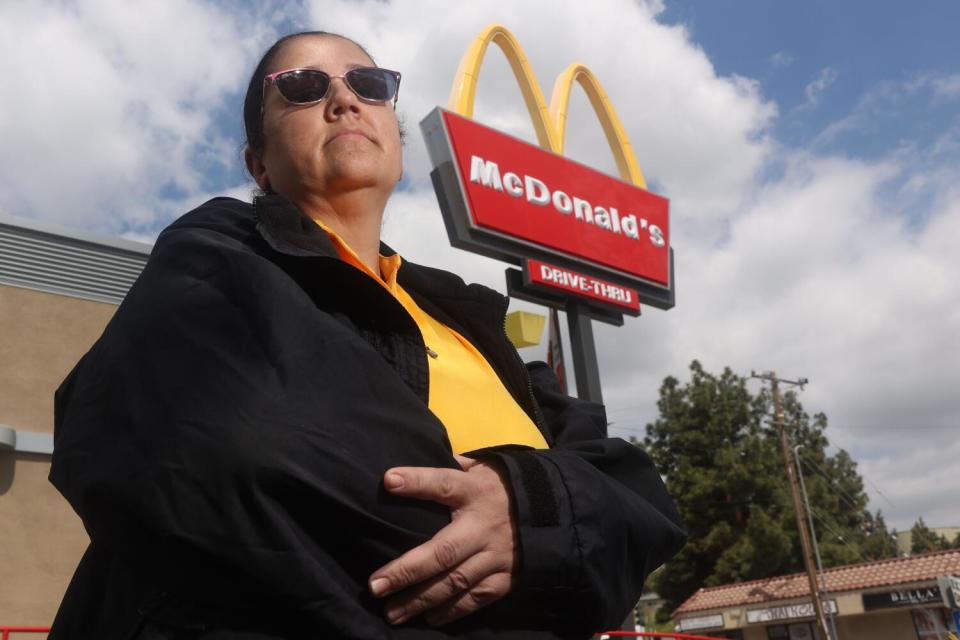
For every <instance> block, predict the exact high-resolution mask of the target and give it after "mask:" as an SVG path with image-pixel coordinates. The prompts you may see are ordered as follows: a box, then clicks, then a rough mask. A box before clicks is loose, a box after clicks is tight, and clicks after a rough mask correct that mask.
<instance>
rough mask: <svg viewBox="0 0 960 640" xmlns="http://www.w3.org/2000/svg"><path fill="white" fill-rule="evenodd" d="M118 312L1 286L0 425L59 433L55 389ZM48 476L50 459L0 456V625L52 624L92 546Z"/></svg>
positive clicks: (98, 304) (10, 454)
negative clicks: (0, 574)
mask: <svg viewBox="0 0 960 640" xmlns="http://www.w3.org/2000/svg"><path fill="white" fill-rule="evenodd" d="M115 309H116V306H115V305H113V304H107V303H102V302H92V301H88V300H82V299H79V298H73V297H68V296H61V295H55V294H50V293H43V292H39V291H33V290H29V289H20V288H17V287H11V286H6V285H2V284H0V425H4V426H6V427H11V428H13V429H15V430H17V431H34V432H41V433H53V392H54V391H55V390H56V388H57V387H58V386H59V385H60V382H61V381H62V380H63V378H64V377H65V376H66V375H67V373H68V372H69V371H70V369H72V368H73V365H74V364H75V363H76V362H77V360H79V359H80V356H82V355H83V354H84V353H85V352H86V351H87V350H88V349H89V348H90V346H91V345H92V344H93V342H94V341H95V340H96V339H97V338H98V337H99V335H100V333H101V332H102V331H103V328H104V326H105V325H106V323H107V321H108V320H109V319H110V317H111V316H112V315H113V312H114V311H115ZM49 472H50V458H49V456H46V455H39V454H27V453H15V452H9V451H8V452H2V451H0V566H2V567H3V579H2V580H0V626H4V625H9V626H14V625H18V626H19V625H31V626H32V625H37V626H49V625H50V623H51V622H53V617H54V615H55V614H56V611H57V607H58V605H59V604H60V599H61V598H62V596H63V592H64V591H65V589H66V587H67V583H68V582H69V580H70V577H71V576H72V575H73V570H74V569H75V568H76V566H77V562H78V561H79V560H80V556H81V554H82V553H83V550H84V549H85V548H86V545H87V536H86V533H85V532H84V529H83V525H82V524H81V522H80V519H79V518H78V517H77V516H76V515H75V514H74V513H73V511H72V510H71V509H70V506H69V505H68V504H67V503H66V501H65V500H64V499H63V498H62V497H61V496H60V494H59V493H58V492H57V491H56V489H54V488H53V486H52V485H51V484H50V483H49V482H48V480H47V475H48V474H49ZM21 637H22V638H30V639H39V638H42V637H43V636H42V635H24V634H20V635H17V634H14V635H12V636H11V638H21Z"/></svg>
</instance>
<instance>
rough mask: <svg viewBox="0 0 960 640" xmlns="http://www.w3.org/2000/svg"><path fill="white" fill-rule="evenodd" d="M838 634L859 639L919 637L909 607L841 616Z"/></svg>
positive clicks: (875, 639)
mask: <svg viewBox="0 0 960 640" xmlns="http://www.w3.org/2000/svg"><path fill="white" fill-rule="evenodd" d="M836 621H837V635H838V636H840V637H841V638H851V639H852V640H857V639H859V638H863V639H864V640H866V639H867V638H869V639H870V640H912V639H915V638H916V637H917V630H916V629H915V628H914V626H913V615H912V614H911V613H910V609H909V608H905V609H894V610H890V611H877V612H873V613H866V614H863V615H859V616H851V617H849V618H843V617H839V618H837V619H836Z"/></svg>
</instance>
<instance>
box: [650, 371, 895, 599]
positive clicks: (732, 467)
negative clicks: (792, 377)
mask: <svg viewBox="0 0 960 640" xmlns="http://www.w3.org/2000/svg"><path fill="white" fill-rule="evenodd" d="M657 407H658V409H659V412H660V417H659V418H658V419H657V420H656V422H654V423H653V424H648V425H647V437H646V438H645V439H644V442H643V446H644V447H645V448H646V450H647V451H648V452H649V453H650V455H651V456H652V457H653V459H654V461H655V462H656V463H657V466H658V469H660V472H661V473H662V474H663V475H664V476H665V477H666V482H667V487H668V489H669V490H670V493H671V494H672V495H673V497H674V499H675V500H676V502H677V507H678V509H679V511H680V515H681V516H682V517H683V519H684V523H685V525H686V527H687V531H688V534H689V542H688V543H687V545H686V546H685V547H684V548H683V549H682V550H681V551H680V553H679V554H678V555H677V556H676V557H675V558H674V559H673V560H671V561H670V562H668V563H667V565H666V567H665V568H664V569H663V570H662V571H660V572H658V573H657V574H656V576H655V578H654V582H655V584H654V585H653V586H654V588H655V589H656V591H657V592H658V593H659V594H660V596H661V597H663V598H665V599H666V600H667V605H666V607H665V609H666V610H667V611H672V610H673V609H674V608H675V607H677V606H679V605H680V604H681V603H682V602H683V601H684V600H686V599H687V598H688V597H689V596H690V595H692V594H693V593H694V592H695V591H696V590H697V589H699V588H700V587H703V586H711V585H719V584H727V583H730V582H739V581H745V580H754V579H758V578H765V577H769V576H776V575H783V574H786V573H793V572H797V571H802V570H803V560H802V555H801V551H800V541H799V536H798V534H797V524H796V516H795V515H794V511H793V502H792V498H791V496H790V490H789V485H788V482H787V476H786V470H785V467H784V460H783V450H782V447H781V444H780V437H779V433H778V431H777V429H776V428H774V427H773V426H771V425H770V422H769V420H770V419H769V416H770V414H771V413H772V411H771V397H770V394H769V392H768V391H767V390H765V389H761V390H760V391H759V392H758V393H756V394H754V393H751V392H750V390H749V389H748V388H747V383H746V379H745V378H743V377H741V376H738V375H736V374H735V373H733V372H732V371H731V370H730V369H729V368H727V369H724V370H723V372H722V373H721V374H720V375H719V376H718V375H714V374H711V373H708V372H707V371H705V370H704V369H703V367H702V365H701V364H700V363H699V362H697V361H693V362H692V363H691V365H690V381H689V382H687V383H686V384H681V383H680V381H678V380H677V379H676V378H674V377H667V378H666V379H665V380H664V381H663V384H662V385H661V387H660V399H659V401H658V403H657ZM783 410H784V415H785V417H786V424H787V425H788V435H789V436H790V440H791V442H792V444H793V445H799V456H800V458H801V461H802V463H801V467H802V471H803V477H804V480H805V484H806V489H807V493H808V496H809V500H810V504H811V508H812V511H813V515H814V521H815V526H816V532H817V539H818V543H819V547H820V553H821V557H822V559H823V563H824V566H827V567H829V566H835V565H839V564H849V563H853V562H860V561H863V560H866V559H872V558H874V557H894V556H896V542H895V539H894V538H893V537H892V536H891V534H890V533H889V532H888V531H887V529H886V524H885V523H884V522H883V517H882V515H881V514H880V513H879V512H878V513H877V515H876V516H875V517H874V516H873V515H872V514H870V512H869V511H867V510H866V507H867V496H866V494H865V493H864V489H863V481H862V479H861V478H860V475H859V474H858V473H857V465H856V463H855V462H854V461H853V459H852V458H850V456H849V455H848V454H847V453H846V452H845V451H843V450H840V451H838V452H837V453H835V454H833V455H828V453H827V452H826V448H827V446H828V444H829V441H828V440H827V437H826V435H825V433H824V432H825V430H826V428H827V417H826V416H825V415H823V414H822V413H819V414H816V415H813V416H810V415H808V414H807V413H806V412H805V411H804V410H803V406H802V405H801V404H800V401H799V400H798V399H797V396H796V394H794V393H786V394H785V395H784V397H783Z"/></svg>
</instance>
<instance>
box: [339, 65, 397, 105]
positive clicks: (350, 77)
mask: <svg viewBox="0 0 960 640" xmlns="http://www.w3.org/2000/svg"><path fill="white" fill-rule="evenodd" d="M347 81H348V82H349V83H350V88H352V89H353V90H354V92H355V93H356V94H357V95H358V96H360V97H361V98H364V99H365V100H375V101H377V102H387V101H388V100H393V98H394V96H396V95H397V78H396V76H395V75H393V74H392V73H391V72H389V71H387V70H385V69H373V68H369V69H368V68H364V69H352V70H350V71H348V72H347Z"/></svg>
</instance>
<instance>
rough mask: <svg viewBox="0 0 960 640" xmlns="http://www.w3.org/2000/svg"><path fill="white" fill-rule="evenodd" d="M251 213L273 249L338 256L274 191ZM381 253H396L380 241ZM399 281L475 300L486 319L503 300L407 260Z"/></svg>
mask: <svg viewBox="0 0 960 640" xmlns="http://www.w3.org/2000/svg"><path fill="white" fill-rule="evenodd" d="M253 213H254V217H255V219H256V221H257V231H258V232H259V233H260V235H261V236H263V239H264V240H266V242H267V244H268V245H270V247H271V248H273V249H274V250H275V251H277V252H279V253H282V254H285V255H288V256H294V257H303V258H308V257H323V258H333V259H336V260H339V259H340V257H339V255H338V254H337V250H336V248H335V247H334V246H333V242H331V241H330V237H329V236H328V235H327V233H326V231H324V230H323V229H322V228H321V227H320V226H319V225H317V224H316V223H314V222H313V220H311V219H310V218H309V216H307V215H306V214H304V213H303V212H302V211H300V209H299V208H298V207H297V206H296V205H295V204H293V203H292V202H290V201H289V200H287V199H286V198H285V197H283V196H281V195H279V194H275V193H271V194H266V195H262V196H257V197H256V198H254V200H253ZM380 253H381V254H382V255H385V256H389V255H393V254H395V253H396V252H395V251H394V250H393V249H391V248H390V247H389V246H388V245H387V244H386V243H383V242H381V243H380ZM398 280H399V282H400V284H401V286H403V287H404V288H405V289H408V290H410V291H411V293H419V294H421V295H423V296H426V297H428V298H430V299H431V300H433V301H435V302H438V303H440V304H441V306H446V305H444V304H443V301H444V300H450V301H451V302H452V301H458V302H461V303H462V302H473V303H476V305H477V307H478V308H480V309H485V310H487V313H482V314H481V315H483V316H486V315H488V314H489V312H490V311H491V310H492V311H493V318H484V320H487V321H489V320H491V319H494V318H496V317H498V316H499V315H500V307H501V304H502V302H503V300H504V298H503V296H501V295H500V294H499V293H497V292H495V291H493V290H492V289H488V288H487V287H484V286H482V285H477V284H471V285H467V284H466V283H464V281H463V280H462V279H461V278H460V277H458V276H456V275H454V274H452V273H450V272H448V271H443V270H441V269H433V268H430V267H424V266H421V265H418V264H414V263H412V262H407V261H406V260H404V262H403V263H402V264H401V266H400V272H399V274H398ZM494 321H496V320H494Z"/></svg>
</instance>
